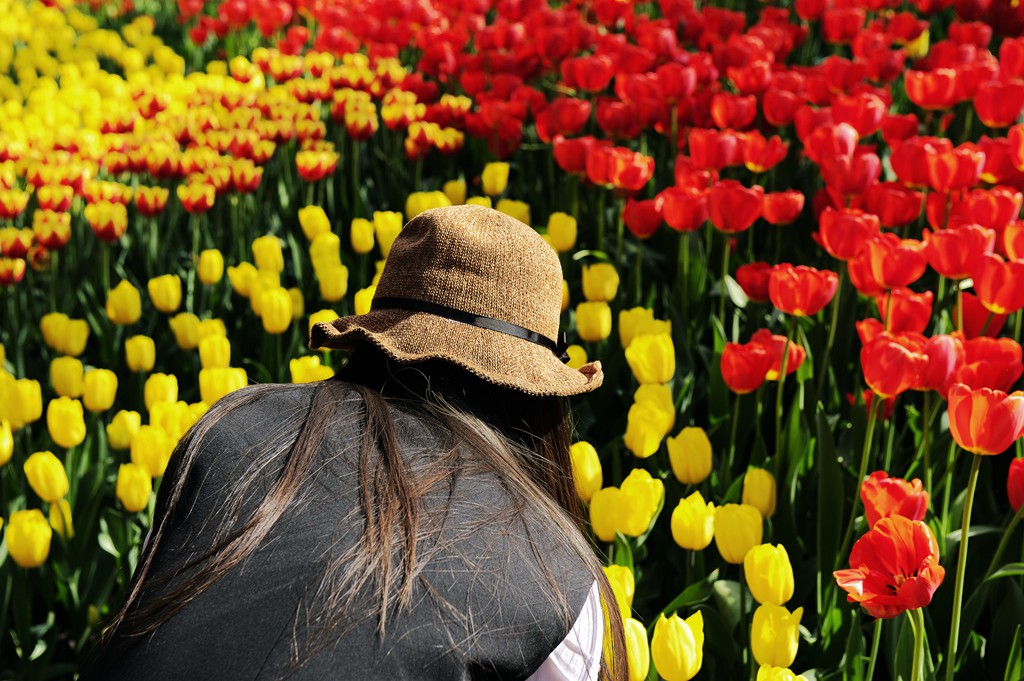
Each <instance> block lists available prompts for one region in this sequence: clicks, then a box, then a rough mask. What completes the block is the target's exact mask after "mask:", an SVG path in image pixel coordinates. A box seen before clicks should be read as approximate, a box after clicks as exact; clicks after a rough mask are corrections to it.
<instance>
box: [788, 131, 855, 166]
mask: <svg viewBox="0 0 1024 681" xmlns="http://www.w3.org/2000/svg"><path fill="white" fill-rule="evenodd" d="M801 139H802V140H803V143H804V153H805V154H807V158H809V159H811V160H812V161H814V162H815V163H817V164H818V165H821V164H822V163H824V162H825V160H826V159H829V158H838V157H843V158H849V157H851V156H853V154H854V152H855V151H856V150H857V143H858V142H859V141H860V135H858V134H857V129H856V128H854V127H853V126H852V125H850V124H849V123H839V124H831V123H829V124H824V125H819V126H817V127H815V128H813V129H812V132H811V133H810V134H808V135H806V136H804V137H801Z"/></svg>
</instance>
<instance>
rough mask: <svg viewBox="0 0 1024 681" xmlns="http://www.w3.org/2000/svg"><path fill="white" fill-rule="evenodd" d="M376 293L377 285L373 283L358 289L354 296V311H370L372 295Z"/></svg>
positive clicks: (357, 312)
mask: <svg viewBox="0 0 1024 681" xmlns="http://www.w3.org/2000/svg"><path fill="white" fill-rule="evenodd" d="M376 293H377V287H376V286H374V285H372V284H371V285H370V286H367V287H366V288H362V289H359V290H358V291H356V294H355V296H354V302H355V313H356V314H366V313H367V312H369V311H370V308H371V307H372V306H373V296H374V294H376Z"/></svg>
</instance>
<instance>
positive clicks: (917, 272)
mask: <svg viewBox="0 0 1024 681" xmlns="http://www.w3.org/2000/svg"><path fill="white" fill-rule="evenodd" d="M927 266H928V263H927V261H926V260H925V258H924V243H923V242H920V241H914V240H913V239H900V238H899V237H898V236H896V235H895V234H892V233H889V232H887V233H885V234H880V235H878V236H875V237H872V238H870V239H868V240H867V241H865V242H864V247H863V248H862V249H861V251H860V252H859V253H858V254H857V256H856V257H855V258H854V259H853V260H851V261H850V281H852V282H853V285H854V286H855V287H856V288H857V290H858V291H860V292H861V293H863V294H864V295H871V294H873V293H878V292H879V291H885V290H888V289H892V288H900V287H903V286H909V285H910V284H912V283H914V282H915V281H917V280H918V279H919V278H920V277H921V275H922V274H924V271H925V268H926V267H927Z"/></svg>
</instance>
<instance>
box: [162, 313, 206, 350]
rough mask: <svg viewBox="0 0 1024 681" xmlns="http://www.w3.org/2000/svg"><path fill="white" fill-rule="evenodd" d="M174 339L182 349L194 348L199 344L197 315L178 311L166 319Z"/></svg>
mask: <svg viewBox="0 0 1024 681" xmlns="http://www.w3.org/2000/svg"><path fill="white" fill-rule="evenodd" d="M168 324H169V325H170V327H171V332H172V333H173V334H174V341H175V342H176V343H177V344H178V347H179V348H181V349H182V350H195V349H196V346H197V345H199V317H197V316H195V315H194V314H192V313H191V312H179V313H178V314H176V315H174V316H173V317H171V318H170V320H169V321H168Z"/></svg>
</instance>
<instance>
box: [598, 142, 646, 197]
mask: <svg viewBox="0 0 1024 681" xmlns="http://www.w3.org/2000/svg"><path fill="white" fill-rule="evenodd" d="M611 160H612V163H611V172H610V173H609V177H608V179H609V180H611V184H612V185H613V186H614V187H615V188H616V189H624V190H626V191H630V192H635V191H638V190H640V189H641V188H643V186H644V185H645V184H647V182H648V181H649V180H650V179H651V177H652V176H653V175H654V159H653V158H651V157H650V156H645V155H643V154H640V153H637V152H634V151H631V150H629V149H626V148H624V147H615V149H614V152H613V155H612V159H611Z"/></svg>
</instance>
